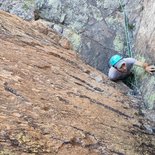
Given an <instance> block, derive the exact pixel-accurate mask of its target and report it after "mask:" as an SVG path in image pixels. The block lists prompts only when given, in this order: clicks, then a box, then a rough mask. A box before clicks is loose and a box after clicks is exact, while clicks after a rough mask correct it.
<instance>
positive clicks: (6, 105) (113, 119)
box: [0, 11, 153, 155]
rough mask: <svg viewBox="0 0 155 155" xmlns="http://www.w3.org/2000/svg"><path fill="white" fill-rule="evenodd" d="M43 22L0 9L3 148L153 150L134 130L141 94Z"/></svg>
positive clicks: (108, 154) (8, 150)
mask: <svg viewBox="0 0 155 155" xmlns="http://www.w3.org/2000/svg"><path fill="white" fill-rule="evenodd" d="M44 28H45V27H44V26H43V25H42V24H39V23H29V22H25V21H23V20H21V19H20V18H18V17H16V16H13V15H10V14H7V13H5V12H2V11H0V49H1V52H0V60H1V61H0V67H1V70H0V79H1V80H0V86H1V87H0V92H1V94H0V101H1V102H0V103H1V104H0V122H1V123H0V141H1V144H0V148H1V149H0V153H1V154H13V153H14V154H16V155H21V154H24V155H25V154H49V155H51V154H52V155H54V154H58V155H62V154H72V155H76V154H80V155H86V154H89V155H97V154H106V155H111V154H116V155H118V154H125V155H135V154H136V155H138V154H139V155H141V153H142V152H144V153H145V151H146V153H149V152H148V151H147V149H148V150H149V151H153V147H152V145H151V148H150V147H149V142H150V141H149V140H148V139H147V135H145V134H144V135H143V133H142V132H137V131H138V130H139V131H140V129H139V127H140V124H139V123H138V117H137V116H136V115H135V113H137V111H136V110H134V109H133V108H132V106H133V105H134V104H135V105H136V103H137V102H138V100H136V99H134V98H132V97H131V98H129V97H127V96H125V95H124V94H123V93H122V92H121V91H119V90H118V86H117V84H115V83H112V82H110V81H109V80H108V79H107V77H106V76H105V75H103V74H101V73H100V72H99V71H97V70H95V69H93V68H91V67H90V66H88V65H85V64H84V63H82V61H81V60H80V59H79V58H78V57H77V56H76V54H75V53H74V52H73V51H71V50H66V49H64V48H62V47H61V46H60V45H59V40H60V37H59V36H58V35H57V34H56V33H54V32H52V30H49V29H48V28H45V29H44ZM43 29H44V31H43ZM116 88H117V89H116ZM144 137H145V138H144ZM143 146H148V148H147V149H146V148H145V149H146V150H143ZM141 151H142V152H141Z"/></svg>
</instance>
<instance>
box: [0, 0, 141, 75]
mask: <svg viewBox="0 0 155 155" xmlns="http://www.w3.org/2000/svg"><path fill="white" fill-rule="evenodd" d="M121 5H122V7H123V8H124V9H125V11H126V13H127V15H128V17H129V24H127V27H128V26H129V38H130V39H129V40H128V41H127V39H126V36H125V26H124V24H125V23H124V13H123V12H122V7H121ZM0 9H2V10H5V11H8V12H10V13H13V14H16V15H18V16H20V17H22V18H24V19H27V20H29V19H33V18H35V19H36V20H37V19H39V18H41V19H44V20H48V21H50V24H49V26H50V27H52V28H54V29H55V30H56V31H57V32H59V33H60V34H61V35H63V36H64V37H67V38H68V39H69V40H70V42H71V43H72V45H73V48H74V50H76V51H78V52H79V54H80V55H81V57H82V58H83V59H84V60H85V61H86V63H88V64H90V65H91V66H93V67H95V68H97V69H99V70H100V71H102V72H104V73H106V74H107V71H108V60H109V57H111V55H113V54H115V53H117V52H120V53H125V54H128V52H127V46H126V44H127V42H131V43H132V39H131V38H132V35H131V31H132V30H133V29H134V33H136V32H137V29H138V27H139V23H140V12H141V10H142V0H130V1H128V0H126V1H122V0H117V1H113V0H105V1H101V0H96V1H92V0H89V1H88V0H74V1H70V0H65V1H62V0H25V1H23V0H22V1H21V0H16V1H11V0H0ZM131 48H132V47H131ZM124 51H125V52H124Z"/></svg>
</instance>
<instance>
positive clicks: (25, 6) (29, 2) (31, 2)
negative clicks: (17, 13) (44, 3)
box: [22, 0, 34, 11]
mask: <svg viewBox="0 0 155 155" xmlns="http://www.w3.org/2000/svg"><path fill="white" fill-rule="evenodd" d="M32 5H34V0H26V1H25V2H24V4H23V7H22V8H23V9H24V10H25V11H27V10H29V8H30V7H31V6H32Z"/></svg>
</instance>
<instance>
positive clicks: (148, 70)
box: [145, 65, 155, 74]
mask: <svg viewBox="0 0 155 155" xmlns="http://www.w3.org/2000/svg"><path fill="white" fill-rule="evenodd" d="M145 71H146V72H148V73H150V74H152V73H153V72H155V66H154V65H150V66H147V67H145Z"/></svg>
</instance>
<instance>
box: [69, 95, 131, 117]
mask: <svg viewBox="0 0 155 155" xmlns="http://www.w3.org/2000/svg"><path fill="white" fill-rule="evenodd" d="M67 94H68V95H70V94H72V95H75V96H79V97H80V98H86V99H88V100H90V103H95V104H97V105H100V106H102V107H104V108H106V109H108V110H110V111H112V112H115V113H117V114H118V115H121V116H124V117H125V118H130V119H131V118H133V117H131V116H129V115H127V114H125V113H123V112H121V111H119V110H117V109H114V108H112V107H110V106H108V105H106V104H103V103H101V102H99V101H96V100H95V99H91V98H90V97H88V96H86V95H80V94H76V93H73V92H68V93H67Z"/></svg>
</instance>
